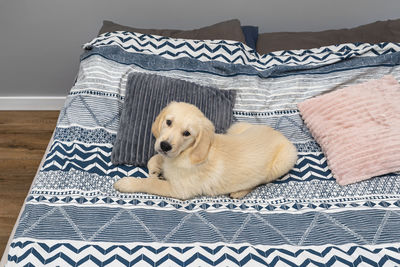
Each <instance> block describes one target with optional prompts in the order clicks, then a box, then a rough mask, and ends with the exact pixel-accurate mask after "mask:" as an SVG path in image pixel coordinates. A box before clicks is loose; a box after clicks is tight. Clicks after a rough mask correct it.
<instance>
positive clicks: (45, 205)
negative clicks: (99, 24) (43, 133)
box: [7, 32, 400, 266]
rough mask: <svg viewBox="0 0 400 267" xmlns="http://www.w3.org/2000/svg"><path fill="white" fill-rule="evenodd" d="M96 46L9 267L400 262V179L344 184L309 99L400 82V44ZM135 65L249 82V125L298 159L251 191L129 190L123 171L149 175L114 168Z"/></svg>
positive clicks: (115, 39)
mask: <svg viewBox="0 0 400 267" xmlns="http://www.w3.org/2000/svg"><path fill="white" fill-rule="evenodd" d="M85 48H86V50H85V52H84V53H83V55H82V57H81V63H80V69H79V75H78V79H77V82H76V84H75V85H74V86H73V88H72V89H71V92H70V94H69V95H68V98H67V100H66V103H65V107H64V108H63V110H62V111H61V113H60V116H59V120H58V123H57V127H56V129H55V133H54V138H53V140H52V143H51V147H50V150H49V152H48V154H47V155H46V159H45V161H44V164H43V166H42V167H41V169H40V172H39V173H38V175H37V177H36V179H35V181H34V182H33V186H32V189H31V191H30V193H29V195H28V197H27V200H26V203H25V206H24V210H23V213H22V216H21V218H20V220H19V221H18V222H17V223H18V225H17V228H16V232H15V236H14V238H13V241H12V243H11V246H10V247H9V251H8V263H7V266H14V265H15V266H25V265H27V264H29V263H30V264H31V265H29V266H41V265H44V264H48V265H49V266H106V265H108V266H131V265H135V264H137V265H139V266H175V265H178V266H181V265H182V266H187V265H193V266H206V265H211V266H213V265H221V266H242V265H246V266H257V265H260V266H263V265H271V266H273V265H278V266H331V265H336V266H364V265H367V266H382V265H385V266H393V265H400V252H399V249H400V228H399V226H400V179H399V178H400V175H399V174H398V173H392V174H388V175H384V176H381V177H377V178H373V179H371V180H367V181H364V182H361V183H357V184H353V185H348V186H345V187H341V186H339V185H338V184H336V182H335V180H334V178H333V177H332V174H331V172H330V170H329V168H328V166H327V163H326V158H325V156H324V155H323V154H322V152H321V149H320V147H319V145H318V144H317V143H316V142H315V141H314V140H313V138H312V137H311V135H310V133H309V131H308V130H307V128H306V127H305V125H304V123H303V121H302V119H301V117H300V115H299V111H298V109H297V106H296V105H297V103H299V102H301V101H303V100H305V99H307V98H310V97H313V96H316V95H319V94H321V93H325V92H329V91H332V90H335V89H337V88H340V87H343V86H348V85H350V84H355V83H360V82H363V81H366V80H369V79H374V78H380V77H382V76H383V75H386V74H392V75H393V76H394V77H396V79H397V80H400V52H399V51H400V44H397V43H381V44H365V43H362V44H341V45H337V46H329V47H323V48H318V49H311V50H297V51H280V52H275V53H271V54H267V55H259V54H257V53H255V52H254V50H252V49H250V48H249V47H247V46H245V45H243V44H242V43H238V42H233V41H222V40H221V41H194V40H183V39H170V38H165V37H159V36H151V35H142V34H136V33H128V32H114V33H105V34H103V35H101V36H99V37H98V38H95V39H94V40H92V41H91V42H90V43H88V44H86V45H85ZM135 71H136V72H146V73H158V74H161V75H165V76H169V77H176V78H180V79H184V80H190V81H193V82H196V83H199V84H203V85H210V86H215V87H218V88H220V89H221V90H227V89H235V90H237V99H236V104H235V107H234V118H235V120H236V121H247V122H251V123H256V124H268V125H270V126H272V127H274V128H275V129H277V130H279V131H281V132H282V133H283V134H284V135H286V136H287V137H288V138H289V139H290V140H291V141H292V142H293V143H294V144H295V145H296V147H297V149H298V151H299V159H298V162H297V164H296V166H295V167H294V169H293V170H292V171H290V173H289V174H288V175H286V176H285V177H283V178H282V179H280V180H278V181H276V182H274V183H271V184H267V185H264V186H260V187H259V188H257V189H256V190H254V192H252V193H251V194H249V195H248V196H246V198H245V199H242V200H233V199H230V198H228V197H227V196H220V197H215V198H214V197H213V198H210V197H199V198H196V199H193V200H188V201H180V200H176V199H168V198H164V197H158V196H154V195H147V194H140V193H138V194H122V193H119V192H117V191H115V190H114V189H113V187H112V185H113V183H114V182H115V181H116V180H118V179H119V178H121V177H124V176H127V175H130V176H137V177H146V175H147V173H146V171H147V170H146V169H144V168H140V167H135V166H115V165H112V164H111V163H110V156H111V150H112V147H113V142H114V140H115V136H116V133H117V129H118V122H119V116H120V113H121V109H122V104H123V101H124V95H125V85H126V81H127V76H128V74H129V73H131V72H135ZM371 164H373V163H371Z"/></svg>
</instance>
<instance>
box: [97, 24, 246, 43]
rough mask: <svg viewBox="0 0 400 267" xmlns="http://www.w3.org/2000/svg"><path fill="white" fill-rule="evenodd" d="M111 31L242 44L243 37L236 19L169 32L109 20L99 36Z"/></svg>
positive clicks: (167, 30)
mask: <svg viewBox="0 0 400 267" xmlns="http://www.w3.org/2000/svg"><path fill="white" fill-rule="evenodd" d="M113 31H127V32H139V33H143V34H155V35H161V36H166V37H172V38H181V39H196V40H215V39H221V40H233V41H239V42H242V43H244V42H245V36H244V33H243V31H242V28H241V27H240V21H239V20H238V19H231V20H227V21H223V22H220V23H216V24H213V25H211V26H207V27H202V28H199V29H194V30H185V31H184V30H169V29H142V28H133V27H130V26H124V25H120V24H117V23H114V22H112V21H109V20H105V21H103V26H102V27H101V29H100V31H99V34H102V33H105V32H113Z"/></svg>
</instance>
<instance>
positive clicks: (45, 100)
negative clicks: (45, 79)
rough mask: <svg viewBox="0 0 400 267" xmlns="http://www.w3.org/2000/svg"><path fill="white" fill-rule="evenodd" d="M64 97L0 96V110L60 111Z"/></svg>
mask: <svg viewBox="0 0 400 267" xmlns="http://www.w3.org/2000/svg"><path fill="white" fill-rule="evenodd" d="M65 99H66V96H0V110H60V109H62V108H63V106H64V102H65Z"/></svg>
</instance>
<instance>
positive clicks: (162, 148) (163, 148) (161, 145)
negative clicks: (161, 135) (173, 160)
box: [160, 141, 172, 152]
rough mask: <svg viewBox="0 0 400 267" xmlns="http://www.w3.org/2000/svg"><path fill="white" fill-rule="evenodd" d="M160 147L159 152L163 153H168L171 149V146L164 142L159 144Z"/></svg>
mask: <svg viewBox="0 0 400 267" xmlns="http://www.w3.org/2000/svg"><path fill="white" fill-rule="evenodd" d="M160 147H161V150H162V151H164V152H168V151H170V150H171V148H172V146H171V145H170V144H169V143H168V142H166V141H162V142H161V143H160Z"/></svg>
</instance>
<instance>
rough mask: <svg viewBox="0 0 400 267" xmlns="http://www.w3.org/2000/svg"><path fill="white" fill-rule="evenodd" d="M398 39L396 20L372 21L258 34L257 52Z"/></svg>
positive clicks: (397, 22)
mask: <svg viewBox="0 0 400 267" xmlns="http://www.w3.org/2000/svg"><path fill="white" fill-rule="evenodd" d="M358 42H360V43H380V42H396V43H397V42H400V19H396V20H386V21H376V22H374V23H369V24H365V25H361V26H359V27H355V28H351V29H339V30H327V31H320V32H271V33H263V34H260V35H258V41H257V52H258V53H260V54H267V53H270V52H273V51H278V50H293V49H310V48H317V47H321V46H327V45H335V44H343V43H358Z"/></svg>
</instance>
